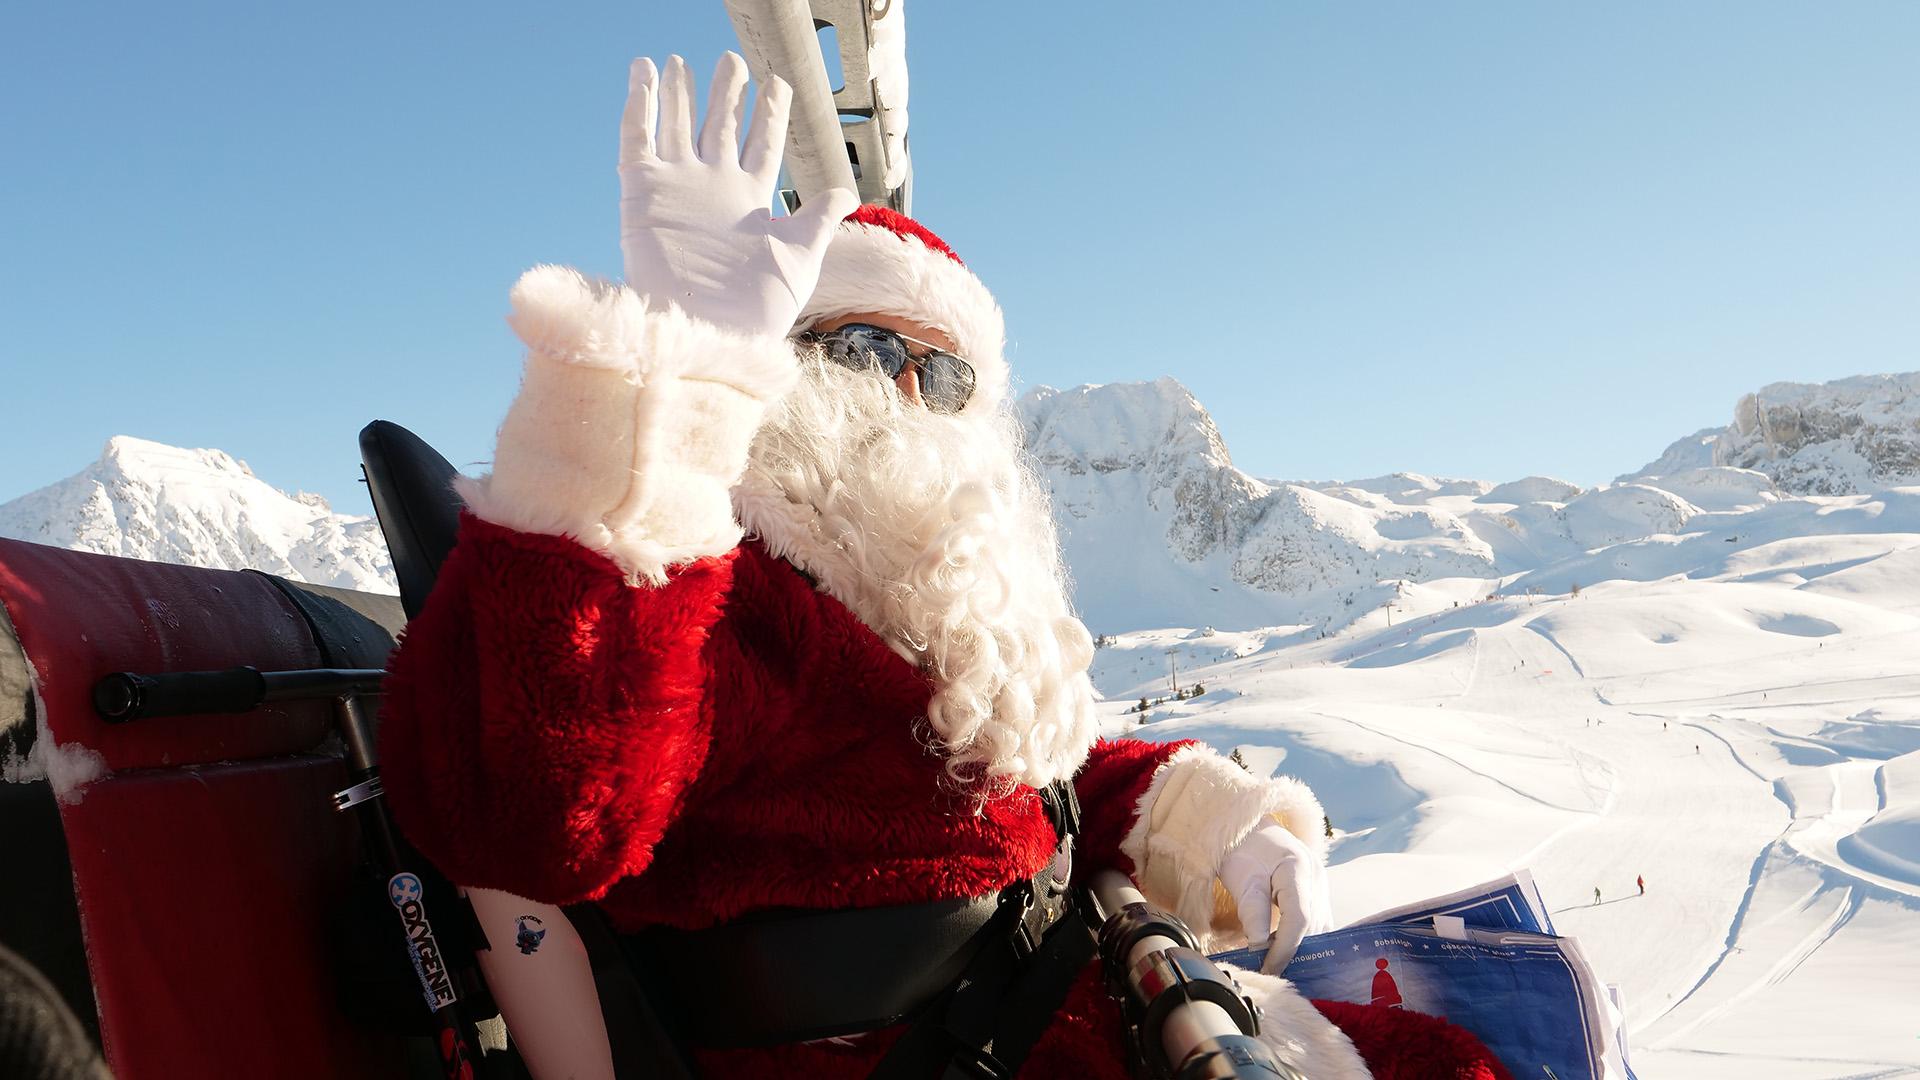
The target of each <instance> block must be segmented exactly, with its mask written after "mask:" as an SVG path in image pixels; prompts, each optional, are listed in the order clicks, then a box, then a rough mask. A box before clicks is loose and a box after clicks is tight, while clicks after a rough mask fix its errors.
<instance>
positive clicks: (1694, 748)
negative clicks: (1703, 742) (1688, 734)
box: [1693, 743, 1700, 754]
mask: <svg viewBox="0 0 1920 1080" xmlns="http://www.w3.org/2000/svg"><path fill="white" fill-rule="evenodd" d="M1693 752H1694V753H1696V754H1697V753H1699V752H1700V744H1699V743H1694V744H1693Z"/></svg>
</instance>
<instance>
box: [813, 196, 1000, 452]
mask: <svg viewBox="0 0 1920 1080" xmlns="http://www.w3.org/2000/svg"><path fill="white" fill-rule="evenodd" d="M863 312H871V313H873V314H876V315H897V316H899V317H901V318H903V319H913V320H915V321H916V322H921V323H925V324H926V325H928V326H933V327H937V328H939V329H941V330H944V331H946V332H947V333H948V334H949V335H951V336H952V337H953V340H954V344H955V346H957V350H956V351H958V352H959V354H960V355H961V356H964V357H966V359H967V362H968V363H970V364H972V365H973V373H974V380H975V386H974V393H973V397H972V399H971V400H969V401H968V402H967V405H966V408H964V409H962V410H961V412H962V413H963V414H964V415H979V414H984V413H991V412H992V411H993V410H994V409H996V408H998V407H999V405H1000V402H1001V401H1002V400H1003V399H1004V398H1005V397H1006V394H1007V360H1006V338H1007V329H1006V319H1005V318H1004V317H1003V316H1002V315H1001V314H1000V305H998V304H996V303H994V301H993V294H992V293H990V292H988V291H987V287H986V286H985V285H983V284H981V282H980V279H979V278H977V277H975V276H974V275H973V271H971V270H968V269H967V268H966V267H964V266H962V265H960V264H959V263H958V262H955V261H954V260H953V259H951V258H949V257H948V256H946V255H945V254H943V253H941V252H938V251H934V250H932V249H931V248H929V247H927V246H926V245H925V244H923V243H921V242H920V240H919V238H917V237H909V236H901V235H900V234H898V233H896V232H893V231H891V230H889V229H885V228H881V227H880V226H877V225H861V224H858V223H854V222H846V223H842V224H841V226H840V227H839V229H838V231H836V232H835V233H834V237H833V241H832V243H831V244H830V245H829V246H828V247H827V257H826V260H825V262H823V263H822V264H821V267H820V281H819V284H817V285H815V286H814V287H813V295H812V296H811V297H809V298H808V300H807V304H806V309H805V310H804V311H802V312H801V313H800V319H799V321H798V323H797V324H796V329H804V328H806V327H808V326H811V325H813V324H814V323H816V322H819V321H821V320H822V319H831V318H836V317H838V316H841V315H853V314H857V313H863Z"/></svg>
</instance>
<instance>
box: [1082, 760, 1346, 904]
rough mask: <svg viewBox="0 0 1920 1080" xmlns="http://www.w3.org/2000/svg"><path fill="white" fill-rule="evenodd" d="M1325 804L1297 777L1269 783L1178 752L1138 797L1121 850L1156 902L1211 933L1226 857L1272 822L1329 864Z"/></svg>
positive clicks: (1232, 766) (1220, 762)
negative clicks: (1218, 880) (1217, 881)
mask: <svg viewBox="0 0 1920 1080" xmlns="http://www.w3.org/2000/svg"><path fill="white" fill-rule="evenodd" d="M1323 813H1324V811H1323V810H1322V809H1321V808H1320V800H1319V799H1317V798H1315V797H1314V794H1313V791H1312V790H1311V789H1309V788H1308V787H1307V785H1305V784H1303V783H1301V782H1300V781H1298V780H1295V779H1294V778H1293V777H1291V776H1276V777H1273V778H1272V779H1264V778H1261V777H1257V776H1254V775H1253V774H1252V773H1250V772H1248V771H1247V770H1245V769H1243V768H1241V767H1240V766H1238V765H1235V764H1234V763H1233V762H1231V761H1229V760H1227V759H1226V758H1223V757H1221V756H1220V755H1219V754H1216V753H1214V752H1213V751H1212V750H1209V749H1208V748H1206V747H1204V746H1197V745H1196V746H1185V747H1182V748H1180V749H1179V750H1176V751H1174V752H1173V756H1171V757H1169V758H1167V760H1166V762H1165V763H1163V764H1162V765H1161V766H1160V767H1159V768H1158V769H1156V770H1154V774H1153V780H1152V781H1151V782H1150V783H1149V784H1148V785H1147V791H1146V794H1144V795H1142V796H1141V797H1140V803H1139V806H1138V807H1136V809H1135V816H1134V822H1133V827H1132V828H1131V829H1129V830H1128V831H1127V835H1126V837H1125V838H1124V839H1122V840H1121V842H1120V850H1121V852H1122V853H1123V854H1125V855H1126V856H1127V857H1128V858H1129V859H1132V860H1133V866H1134V875H1133V876H1134V880H1135V881H1136V882H1138V883H1139V885H1140V891H1141V892H1142V893H1144V894H1145V895H1146V897H1147V898H1148V899H1150V900H1152V901H1153V902H1155V903H1157V904H1160V905H1162V906H1165V907H1168V908H1171V909H1172V910H1173V913H1174V914H1176V915H1178V916H1180V918H1182V919H1183V920H1185V921H1186V923H1187V925H1189V926H1191V927H1192V928H1193V930H1194V932H1195V933H1197V934H1200V935H1202V936H1203V937H1209V936H1211V935H1212V934H1213V931H1214V925H1213V913H1214V879H1215V878H1216V877H1218V876H1219V872H1220V863H1221V861H1222V860H1223V859H1225V858H1226V856H1227V852H1229V851H1232V850H1233V848H1234V846H1235V845H1237V844H1239V843H1240V841H1242V840H1244V839H1246V838H1247V834H1248V833H1251V832H1252V831H1253V830H1254V829H1256V828H1258V827H1259V826H1260V825H1261V823H1262V822H1264V821H1267V820H1269V819H1271V820H1274V821H1277V822H1279V823H1280V825H1281V826H1282V827H1283V828H1285V829H1286V830H1287V831H1288V832H1290V833H1292V834H1293V835H1295V836H1297V837H1299V838H1300V839H1301V841H1302V842H1304V843H1305V844H1306V845H1307V848H1308V850H1310V851H1312V852H1313V854H1314V857H1315V858H1317V859H1319V860H1320V861H1321V862H1322V863H1323V864H1324V863H1325V862H1326V858H1327V840H1326V833H1325V830H1324V829H1323V827H1322V823H1321V816H1322V814H1323Z"/></svg>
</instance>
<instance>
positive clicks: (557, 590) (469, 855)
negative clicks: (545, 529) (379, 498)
mask: <svg viewBox="0 0 1920 1080" xmlns="http://www.w3.org/2000/svg"><path fill="white" fill-rule="evenodd" d="M737 555H738V552H737V550H736V551H735V552H730V553H728V554H727V555H725V556H721V557H718V558H710V559H702V560H699V561H697V562H694V563H690V564H688V565H686V566H683V567H680V568H678V569H677V570H675V571H674V572H673V575H672V578H671V580H669V582H668V583H667V584H666V585H665V586H662V587H658V588H654V587H648V586H640V587H634V586H630V585H628V584H627V583H626V581H625V580H624V578H623V577H622V575H621V573H620V571H619V570H618V569H617V568H616V567H615V566H614V565H613V563H611V562H610V561H608V560H607V559H606V558H604V557H602V556H600V555H598V554H596V553H594V552H591V551H588V550H587V549H585V548H583V547H581V546H580V545H578V544H576V543H574V542H572V541H571V540H568V539H565V538H563V537H556V536H544V535H538V534H532V533H519V532H515V531H513V530H510V529H506V528H502V527H501V526H498V525H493V524H490V523H488V522H485V521H482V520H480V519H478V518H474V517H470V516H469V517H466V518H464V519H463V521H462V523H461V530H460V539H459V543H458V545H457V546H456V547H455V548H454V551H453V553H452V555H451V556H450V557H449V558H448V560H447V562H446V564H445V566H444V567H442V569H441V571H440V575H439V578H438V581H437V583H436V585H435V587H434V591H433V594H432V595H431V596H430V597H429V598H428V600H427V604H426V606H425V609H424V610H422V611H421V613H420V615H419V616H418V617H417V618H416V619H414V620H413V622H412V623H411V624H409V625H408V627H407V630H406V633H405V635H404V636H403V638H402V640H401V644H400V648H399V650H398V651H397V652H396V653H395V655H394V657H393V661H392V663H391V665H390V667H391V669H392V674H391V675H390V676H389V677H388V680H387V696H386V703H385V716H384V719H383V721H382V727H381V733H380V749H381V758H382V761H381V770H382V773H383V776H384V778H385V782H386V789H387V797H388V799H389V801H390V804H391V806H392V807H393V813H394V816H395V818H396V820H397V821H398V823H399V825H400V828H401V831H402V832H403V833H405V835H406V837H407V839H408V840H410V841H411V842H412V843H413V844H414V845H415V846H416V847H418V848H419V849H420V851H421V852H422V853H423V854H424V855H426V856H427V858H428V859H430V860H432V861H433V863H434V864H435V865H436V866H437V867H438V868H439V869H440V870H441V872H443V873H445V874H446V875H447V876H448V877H450V878H452V879H453V880H454V881H456V882H458V883H460V884H462V885H472V886H481V887H486V888H496V889H503V890H506V891H508V892H512V893H517V894H519V895H521V896H525V897H527V898H529V899H533V900H540V901H544V902H549V903H556V904H561V903H571V902H574V901H578V900H584V899H592V898H595V897H598V896H600V895H601V894H603V893H604V892H605V891H606V890H607V888H608V887H609V886H610V885H612V884H613V883H614V882H616V881H618V880H619V879H621V878H623V877H627V876H630V875H633V874H638V873H639V872H640V871H642V870H644V869H645V868H646V866H647V864H648V863H649V862H650V861H651V859H652V856H653V849H654V845H655V844H656V843H657V842H658V841H659V839H660V837H661V834H662V833H664V832H665V831H666V828H667V825H668V823H669V822H670V821H671V820H672V818H673V815H674V812H675V809H676V806H677V804H678V803H679V801H680V799H681V797H682V795H683V794H684V792H685V791H686V788H687V786H688V785H689V784H690V783H692V781H693V779H694V778H695V777H696V776H697V775H698V774H699V772H700V768H701V766H702V764H703V763H704V761H705V759H706V754H707V747H708V742H709V738H710V735H709V730H708V723H707V721H706V720H705V719H703V710H702V708H701V703H700V697H701V689H702V685H703V682H704V680H705V674H704V666H703V653H704V646H705V643H706V640H707V638H708V635H709V633H710V631H711V630H712V628H713V626H714V623H715V622H716V620H717V619H718V617H719V612H720V609H721V605H722V602H723V600H724V598H725V595H726V592H727V589H728V586H729V584H730V582H731V580H732V571H733V563H734V559H735V557H736V556H737ZM614 658H617V662H610V660H612V659H614Z"/></svg>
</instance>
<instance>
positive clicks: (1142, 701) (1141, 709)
mask: <svg viewBox="0 0 1920 1080" xmlns="http://www.w3.org/2000/svg"><path fill="white" fill-rule="evenodd" d="M1133 711H1134V712H1137V713H1144V712H1146V711H1147V699H1146V698H1141V699H1140V704H1139V705H1137V706H1135V707H1134V710H1133Z"/></svg>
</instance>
